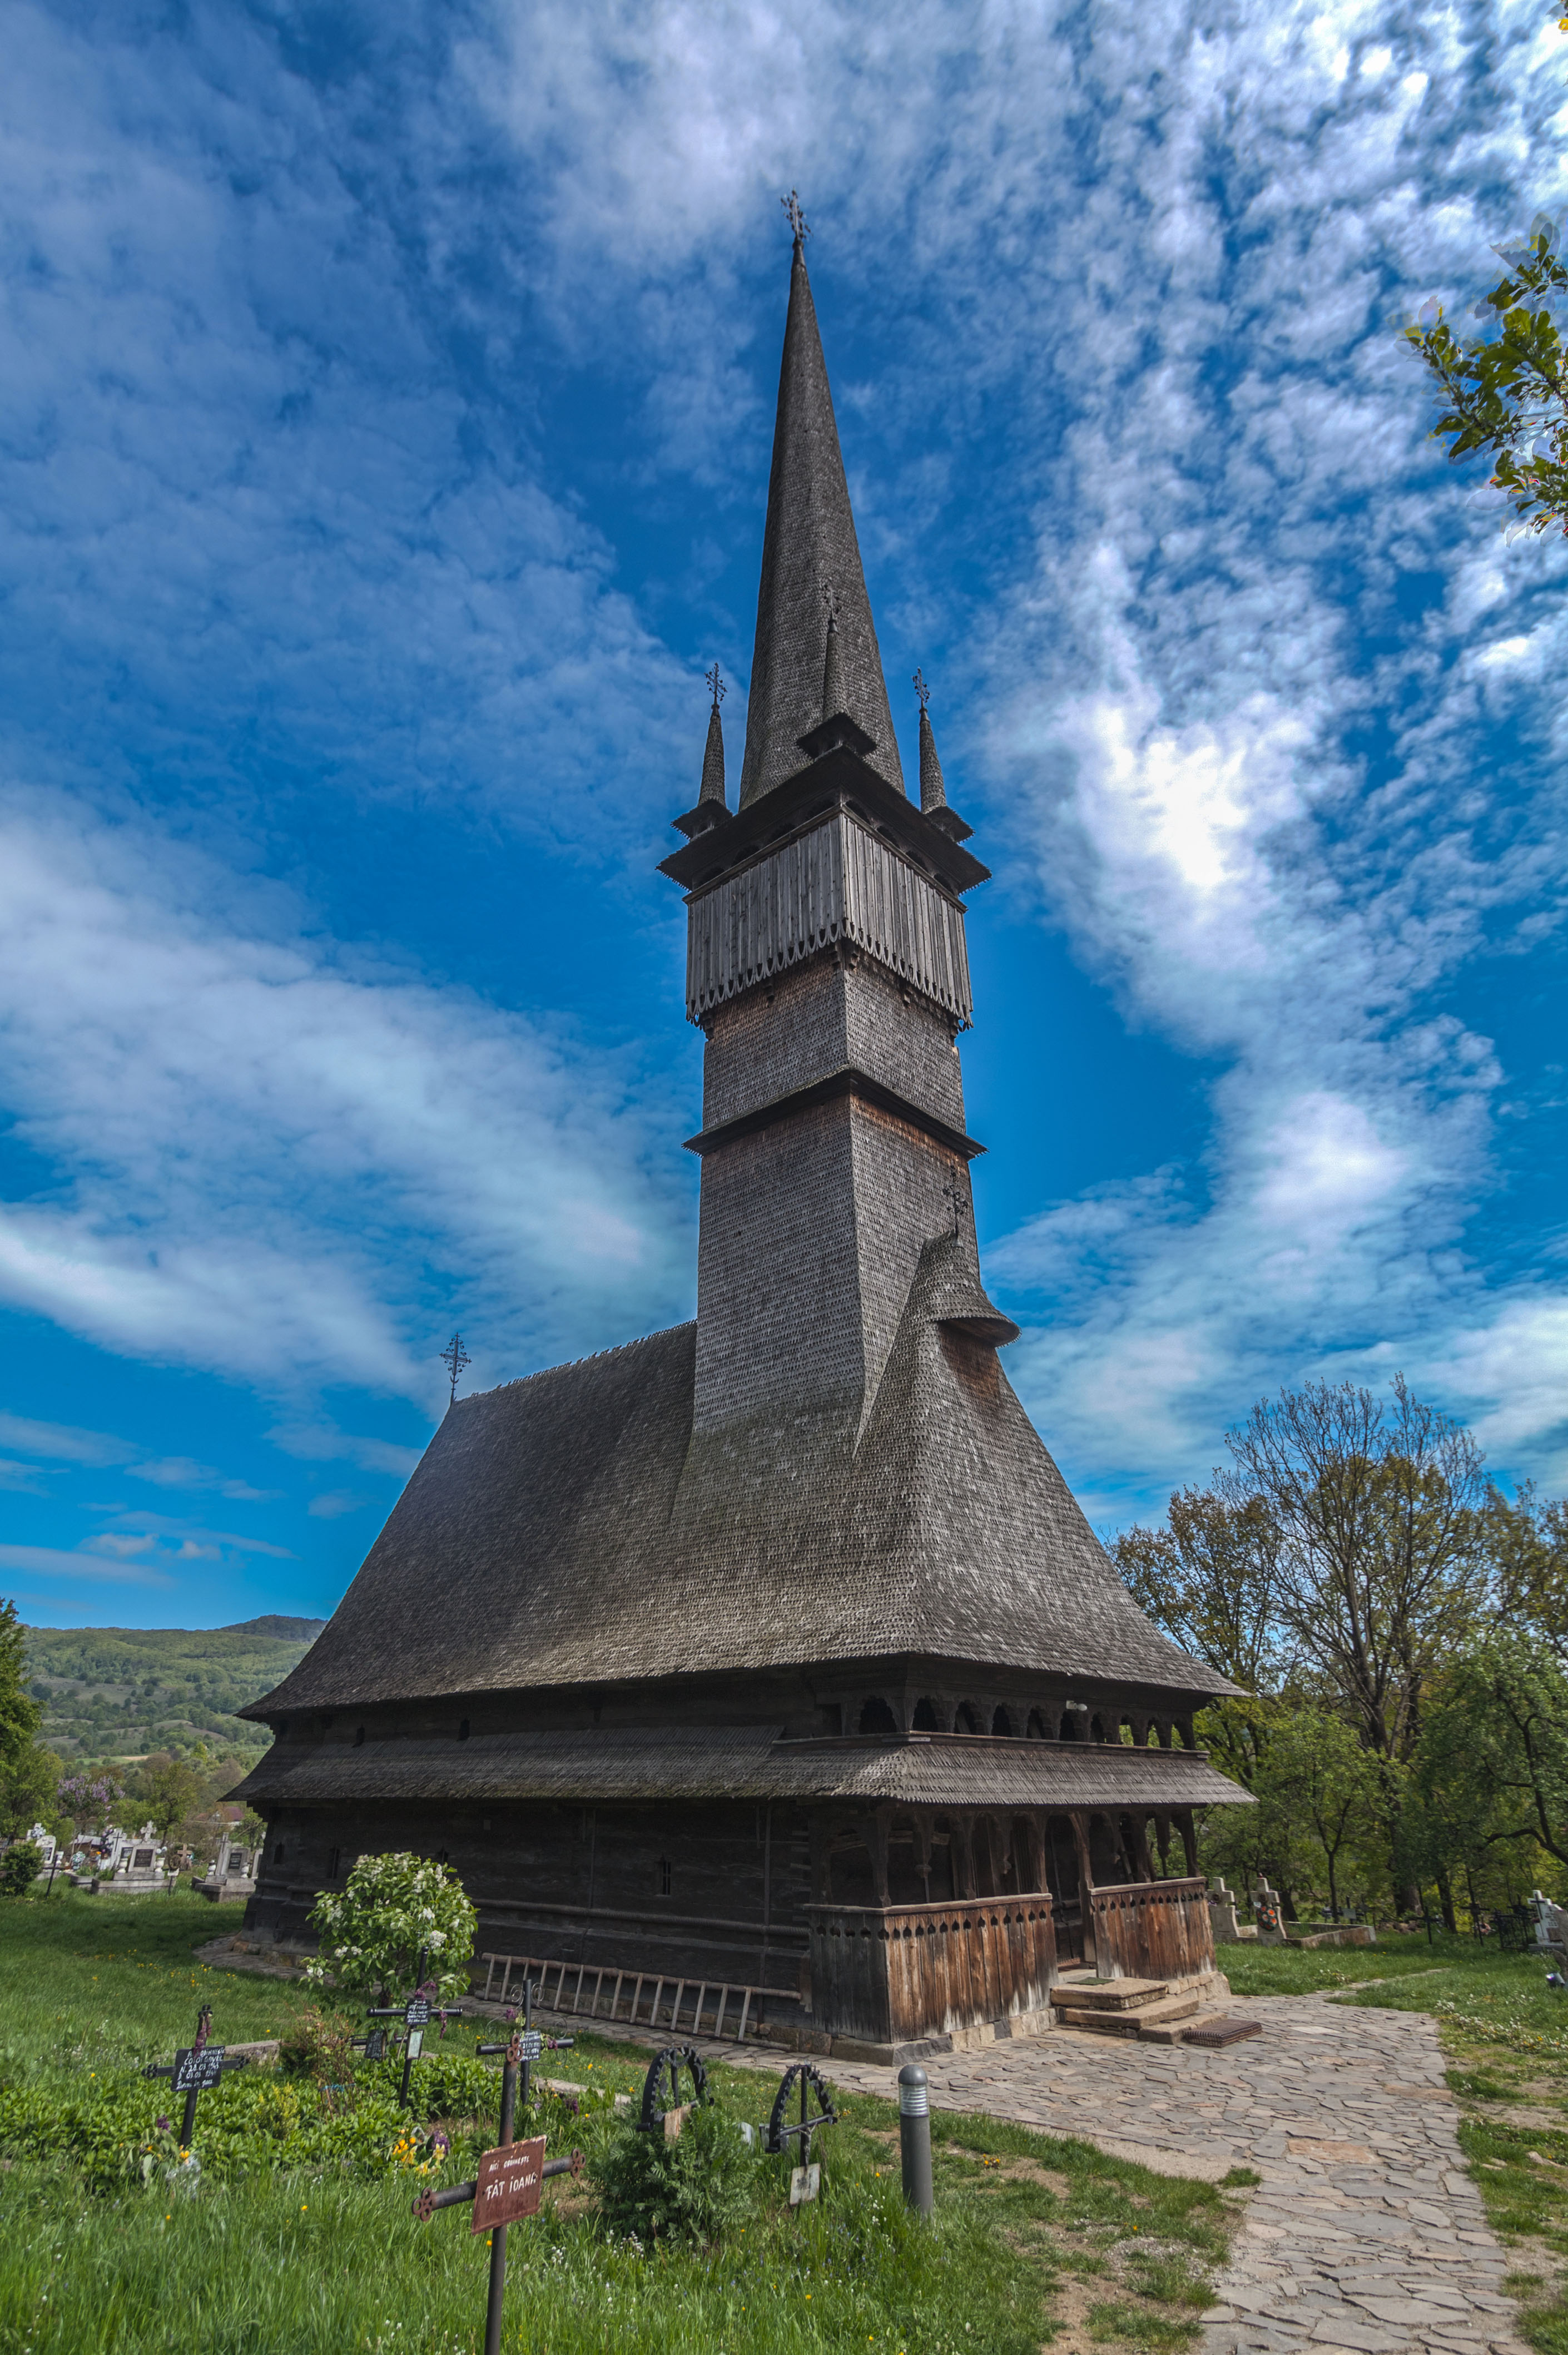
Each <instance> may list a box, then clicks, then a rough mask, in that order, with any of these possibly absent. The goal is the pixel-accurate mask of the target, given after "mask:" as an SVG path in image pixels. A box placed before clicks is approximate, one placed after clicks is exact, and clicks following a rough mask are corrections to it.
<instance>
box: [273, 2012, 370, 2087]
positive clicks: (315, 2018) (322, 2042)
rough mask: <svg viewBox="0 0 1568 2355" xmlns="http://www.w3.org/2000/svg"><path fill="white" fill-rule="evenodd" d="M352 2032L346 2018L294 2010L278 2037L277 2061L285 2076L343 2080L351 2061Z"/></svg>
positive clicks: (320, 2081) (331, 2081) (330, 2082)
mask: <svg viewBox="0 0 1568 2355" xmlns="http://www.w3.org/2000/svg"><path fill="white" fill-rule="evenodd" d="M353 2035H354V2030H353V2028H352V2027H351V2026H350V2024H349V2022H348V2021H347V2020H346V2019H334V2018H333V2017H332V2015H331V2014H330V2013H328V2012H324V2011H301V2012H296V2013H295V2015H294V2017H293V2019H291V2020H290V2022H289V2025H288V2027H287V2029H286V2030H284V2032H283V2036H282V2037H281V2038H280V2039H279V2041H278V2065H279V2067H280V2068H281V2069H282V2070H283V2073H284V2075H285V2076H290V2077H310V2078H313V2079H314V2080H315V2083H317V2084H319V2085H341V2084H344V2083H347V2079H348V2076H349V2074H350V2072H351V2069H352V2065H353V2059H354V2055H353V2050H352V2040H353Z"/></svg>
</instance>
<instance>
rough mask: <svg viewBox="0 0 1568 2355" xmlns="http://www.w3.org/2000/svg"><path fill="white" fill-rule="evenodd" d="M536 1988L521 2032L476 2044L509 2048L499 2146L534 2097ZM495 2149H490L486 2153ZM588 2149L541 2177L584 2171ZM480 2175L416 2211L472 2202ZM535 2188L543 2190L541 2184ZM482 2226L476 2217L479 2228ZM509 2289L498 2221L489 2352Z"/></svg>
mask: <svg viewBox="0 0 1568 2355" xmlns="http://www.w3.org/2000/svg"><path fill="white" fill-rule="evenodd" d="M533 2017H534V1990H533V1984H532V1982H531V1980H528V1979H525V1980H524V1981H523V2025H522V2030H521V2033H520V2034H518V2035H515V2036H514V2037H513V2038H512V2039H511V2041H510V2042H509V2043H507V2044H476V2045H475V2048H474V2049H475V2052H485V2053H494V2052H502V2053H505V2055H506V2059H505V2060H504V2062H502V2064H501V2131H500V2136H499V2138H498V2140H497V2142H496V2149H497V2150H507V2149H509V2148H510V2147H511V2144H512V2141H513V2138H514V2128H515V2126H516V2123H517V2097H518V2093H519V2089H520V2091H521V2094H522V2103H523V2107H524V2108H525V2109H527V2107H528V2070H529V2065H530V2063H531V2062H533V2060H534V2059H535V2057H536V2056H537V2054H538V2052H539V2037H538V2036H537V2035H536V2034H535V2032H534V2027H533ZM489 2156H490V2154H489V2153H488V2152H486V2154H485V2157H486V2158H488V2157H489ZM581 2172H582V2153H581V2151H580V2150H574V2151H573V2152H572V2154H571V2158H552V2159H550V2160H549V2162H548V2163H547V2164H546V2165H544V2166H542V2167H541V2168H540V2169H539V2180H540V2181H541V2182H542V2181H543V2180H544V2179H546V2178H548V2177H549V2176H552V2175H581ZM479 2183H480V2179H479V2177H478V2176H475V2179H474V2180H473V2182H472V2183H453V2184H449V2185H448V2186H447V2188H446V2190H444V2191H421V2193H420V2196H419V2198H418V2199H417V2200H415V2201H414V2214H415V2215H416V2216H417V2217H418V2218H419V2219H420V2221H421V2223H427V2222H429V2220H430V2219H431V2217H432V2216H433V2215H434V2213H435V2211H436V2210H437V2209H438V2208H462V2207H466V2206H467V2205H468V2204H469V2203H470V2202H471V2201H472V2200H475V2199H477V2197H478V2193H479ZM535 2190H536V2193H537V2190H538V2186H537V2185H536V2187H535ZM479 2229H480V2226H479V2223H478V2222H475V2231H478V2230H479ZM506 2295H507V2227H506V2225H505V2224H496V2225H493V2226H492V2228H491V2232H490V2297H489V2303H488V2305H487V2306H486V2307H485V2355H500V2348H501V2307H502V2304H503V2301H504V2300H505V2297H506Z"/></svg>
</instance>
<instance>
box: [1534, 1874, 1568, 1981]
mask: <svg viewBox="0 0 1568 2355" xmlns="http://www.w3.org/2000/svg"><path fill="white" fill-rule="evenodd" d="M1530 1911H1531V1915H1532V1916H1533V1926H1534V1937H1535V1945H1536V1948H1537V1951H1538V1952H1539V1953H1541V1954H1543V1955H1551V1956H1552V1959H1553V1960H1554V1961H1556V1962H1558V1963H1559V1964H1563V1963H1568V1913H1565V1912H1564V1911H1563V1907H1562V1906H1561V1905H1554V1904H1553V1903H1552V1900H1551V1898H1550V1897H1546V1896H1543V1895H1542V1893H1541V1891H1540V1890H1539V1889H1538V1890H1537V1891H1535V1894H1534V1895H1533V1897H1532V1898H1531V1901H1530Z"/></svg>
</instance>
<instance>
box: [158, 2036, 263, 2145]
mask: <svg viewBox="0 0 1568 2355" xmlns="http://www.w3.org/2000/svg"><path fill="white" fill-rule="evenodd" d="M211 2033H212V2006H211V2005H210V2004H209V2003H204V2004H203V2005H202V2007H201V2009H200V2010H199V2011H198V2012H197V2019H196V2036H195V2039H194V2041H192V2042H191V2043H190V2044H188V2045H183V2046H182V2047H181V2048H180V2050H179V2051H177V2052H176V2054H175V2057H174V2060H173V2062H171V2064H170V2065H169V2066H168V2067H167V2068H158V2067H156V2066H155V2067H153V2068H149V2069H144V2070H143V2072H142V2074H143V2076H144V2077H167V2078H168V2079H169V2080H170V2081H171V2083H172V2085H173V2089H174V2091H175V2092H176V2094H184V2095H185V2116H184V2117H183V2119H182V2120H181V2122H180V2148H181V2149H182V2150H188V2149H189V2148H190V2146H191V2138H192V2137H193V2136H194V2135H195V2133H196V2097H197V2094H206V2093H209V2092H210V2091H211V2089H212V2087H213V2086H214V2085H216V2084H217V2083H218V2081H219V2078H220V2077H221V2076H222V2074H223V2072H224V2071H225V2070H226V2069H243V2068H244V2067H245V2066H246V2064H247V2063H248V2062H249V2061H250V2058H251V2055H250V2054H249V2053H248V2052H236V2053H232V2054H231V2053H228V2052H225V2051H224V2049H223V2047H222V2045H221V2044H209V2043H208V2041H207V2040H208V2037H209V2036H210V2034H211Z"/></svg>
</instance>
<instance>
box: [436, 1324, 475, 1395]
mask: <svg viewBox="0 0 1568 2355" xmlns="http://www.w3.org/2000/svg"><path fill="white" fill-rule="evenodd" d="M440 1355H441V1362H442V1364H443V1366H444V1367H445V1368H446V1369H447V1371H448V1372H449V1373H450V1374H451V1376H452V1398H451V1401H450V1403H451V1404H452V1405H453V1406H455V1405H456V1403H457V1377H458V1376H459V1374H460V1373H461V1372H462V1371H463V1369H464V1366H470V1365H472V1364H473V1362H474V1360H473V1359H472V1358H470V1356H469V1354H468V1352H467V1350H466V1349H465V1348H464V1346H463V1336H462V1334H461V1333H454V1334H453V1337H452V1338H451V1340H450V1341H449V1342H448V1343H447V1345H446V1347H445V1348H444V1349H443V1350H442V1351H441V1353H440Z"/></svg>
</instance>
